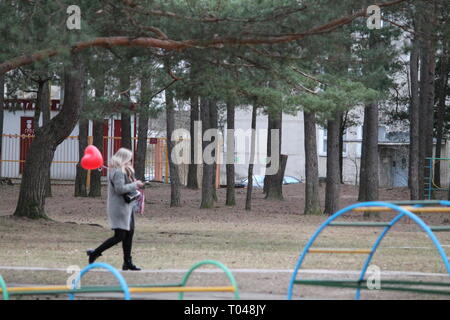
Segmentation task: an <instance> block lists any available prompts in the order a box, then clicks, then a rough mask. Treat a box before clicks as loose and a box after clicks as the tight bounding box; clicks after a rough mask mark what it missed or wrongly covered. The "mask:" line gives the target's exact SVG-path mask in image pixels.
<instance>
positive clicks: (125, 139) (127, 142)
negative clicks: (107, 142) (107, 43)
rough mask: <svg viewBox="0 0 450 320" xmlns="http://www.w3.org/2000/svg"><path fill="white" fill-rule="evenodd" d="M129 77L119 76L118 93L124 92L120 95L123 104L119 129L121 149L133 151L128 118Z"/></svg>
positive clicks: (129, 119) (129, 118)
mask: <svg viewBox="0 0 450 320" xmlns="http://www.w3.org/2000/svg"><path fill="white" fill-rule="evenodd" d="M129 90H130V76H129V75H128V74H122V75H121V76H120V91H121V92H125V93H123V94H122V97H121V101H122V102H123V103H124V105H123V106H122V108H123V111H122V112H121V114H120V119H121V123H122V127H121V147H122V148H127V149H129V150H133V147H132V145H133V144H132V141H131V116H130V103H131V100H130V91H129Z"/></svg>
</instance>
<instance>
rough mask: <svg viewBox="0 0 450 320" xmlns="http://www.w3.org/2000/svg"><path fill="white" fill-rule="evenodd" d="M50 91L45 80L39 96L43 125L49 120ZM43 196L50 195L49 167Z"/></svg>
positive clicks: (48, 83)
mask: <svg viewBox="0 0 450 320" xmlns="http://www.w3.org/2000/svg"><path fill="white" fill-rule="evenodd" d="M50 99H51V92H50V82H49V81H46V82H45V84H44V87H43V92H42V97H41V102H42V104H41V111H42V125H43V126H45V125H47V123H49V122H50V118H51V115H50V104H51V101H50ZM45 196H46V197H51V196H52V183H51V168H49V169H48V171H47V178H46V182H45Z"/></svg>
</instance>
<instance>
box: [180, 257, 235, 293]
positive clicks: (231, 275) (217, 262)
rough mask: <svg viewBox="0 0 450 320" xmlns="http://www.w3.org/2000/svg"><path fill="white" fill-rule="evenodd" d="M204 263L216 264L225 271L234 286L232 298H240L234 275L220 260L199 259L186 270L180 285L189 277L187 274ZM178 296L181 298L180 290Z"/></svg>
mask: <svg viewBox="0 0 450 320" xmlns="http://www.w3.org/2000/svg"><path fill="white" fill-rule="evenodd" d="M206 264H212V265H214V266H216V267H218V268H220V269H222V270H223V272H225V274H226V276H227V277H228V280H230V282H231V285H232V286H233V287H234V298H235V299H236V300H240V296H239V290H238V286H237V283H236V280H235V279H234V276H233V274H232V273H231V271H230V269H228V268H227V267H226V266H225V265H224V264H222V263H221V262H219V261H215V260H203V261H200V262H197V263H196V264H194V265H193V266H192V267H191V268H190V269H189V270H188V272H186V274H185V275H184V277H183V280H182V281H181V286H182V287H185V286H186V283H187V281H188V279H189V276H190V275H191V273H192V272H194V270H195V269H197V268H199V267H201V266H203V265H206ZM178 297H179V299H180V300H183V297H184V292H180V294H179V296H178Z"/></svg>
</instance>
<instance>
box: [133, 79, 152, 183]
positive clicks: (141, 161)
mask: <svg viewBox="0 0 450 320" xmlns="http://www.w3.org/2000/svg"><path fill="white" fill-rule="evenodd" d="M149 86H150V81H149V79H148V78H147V77H143V78H141V107H140V111H139V122H138V143H137V151H136V158H135V163H134V169H135V170H136V178H137V179H138V180H141V181H144V180H145V165H146V164H145V160H146V158H147V139H148V120H149V113H148V108H149V103H150V101H147V99H148V98H149V94H148V92H149V89H150V88H149Z"/></svg>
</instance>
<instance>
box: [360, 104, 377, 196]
mask: <svg viewBox="0 0 450 320" xmlns="http://www.w3.org/2000/svg"><path fill="white" fill-rule="evenodd" d="M363 126H364V127H363V140H362V152H361V168H360V169H361V173H360V185H359V186H360V187H359V196H358V201H374V200H378V104H377V103H372V104H370V105H368V106H366V107H365V108H364V125H363Z"/></svg>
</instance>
